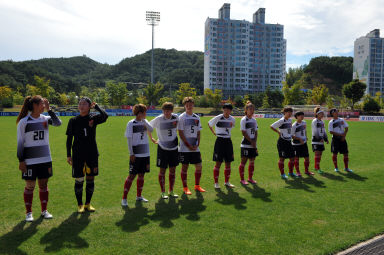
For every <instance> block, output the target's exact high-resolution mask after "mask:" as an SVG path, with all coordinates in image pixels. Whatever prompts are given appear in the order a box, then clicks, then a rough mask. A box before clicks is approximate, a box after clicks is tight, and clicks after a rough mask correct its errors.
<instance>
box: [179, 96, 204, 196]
mask: <svg viewBox="0 0 384 255" xmlns="http://www.w3.org/2000/svg"><path fill="white" fill-rule="evenodd" d="M183 105H184V108H185V112H183V113H182V114H181V115H180V116H179V126H178V127H177V129H178V130H179V136H180V143H179V159H180V163H181V181H182V183H183V190H184V194H186V195H191V194H192V193H191V191H190V190H189V189H188V185H187V176H188V166H189V164H194V165H195V190H196V191H199V192H205V190H204V189H203V188H202V187H201V186H200V178H201V170H202V166H201V154H200V150H199V145H200V130H201V129H202V127H201V122H200V117H199V115H197V114H195V113H193V107H194V105H195V101H194V100H193V98H192V97H185V98H184V99H183Z"/></svg>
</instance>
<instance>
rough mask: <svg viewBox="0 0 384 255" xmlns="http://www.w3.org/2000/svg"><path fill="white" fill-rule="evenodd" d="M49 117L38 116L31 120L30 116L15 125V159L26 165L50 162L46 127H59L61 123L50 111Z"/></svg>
mask: <svg viewBox="0 0 384 255" xmlns="http://www.w3.org/2000/svg"><path fill="white" fill-rule="evenodd" d="M49 115H50V116H44V115H42V114H40V116H39V117H38V118H33V117H32V116H31V115H30V114H28V115H27V116H26V117H24V118H22V119H21V120H20V122H19V123H18V125H17V157H18V158H19V161H20V162H23V161H24V162H25V163H26V164H27V165H34V164H40V163H47V162H51V161H52V158H51V150H50V148H49V132H48V125H53V126H60V125H61V121H60V119H59V118H57V116H56V115H55V114H54V113H53V112H52V111H50V112H49Z"/></svg>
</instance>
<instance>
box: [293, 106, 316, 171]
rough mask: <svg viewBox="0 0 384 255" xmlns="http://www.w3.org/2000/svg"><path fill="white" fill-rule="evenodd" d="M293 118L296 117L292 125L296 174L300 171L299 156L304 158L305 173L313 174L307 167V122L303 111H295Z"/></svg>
mask: <svg viewBox="0 0 384 255" xmlns="http://www.w3.org/2000/svg"><path fill="white" fill-rule="evenodd" d="M295 118H296V119H297V120H296V122H295V123H293V125H292V138H293V139H292V145H293V149H294V151H295V167H296V173H297V175H298V176H301V173H300V169H299V168H300V161H299V159H300V158H304V167H305V174H306V175H314V173H312V172H310V171H309V170H308V168H309V153H308V145H307V141H308V138H307V123H306V122H305V120H304V112H296V113H295Z"/></svg>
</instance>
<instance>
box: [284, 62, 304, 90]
mask: <svg viewBox="0 0 384 255" xmlns="http://www.w3.org/2000/svg"><path fill="white" fill-rule="evenodd" d="M303 73H304V70H303V67H302V66H300V67H297V68H291V67H290V68H288V72H287V75H286V77H285V81H286V83H287V85H288V86H289V87H291V86H293V85H294V84H295V83H296V82H297V81H299V80H300V78H301V76H302V75H303Z"/></svg>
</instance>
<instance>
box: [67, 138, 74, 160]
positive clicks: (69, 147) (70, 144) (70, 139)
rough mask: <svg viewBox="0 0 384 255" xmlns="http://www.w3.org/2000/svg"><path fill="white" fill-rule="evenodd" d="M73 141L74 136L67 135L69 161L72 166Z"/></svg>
mask: <svg viewBox="0 0 384 255" xmlns="http://www.w3.org/2000/svg"><path fill="white" fill-rule="evenodd" d="M72 141H73V136H72V135H67V143H66V145H67V162H68V164H70V165H71V166H72V156H71V149H72Z"/></svg>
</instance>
